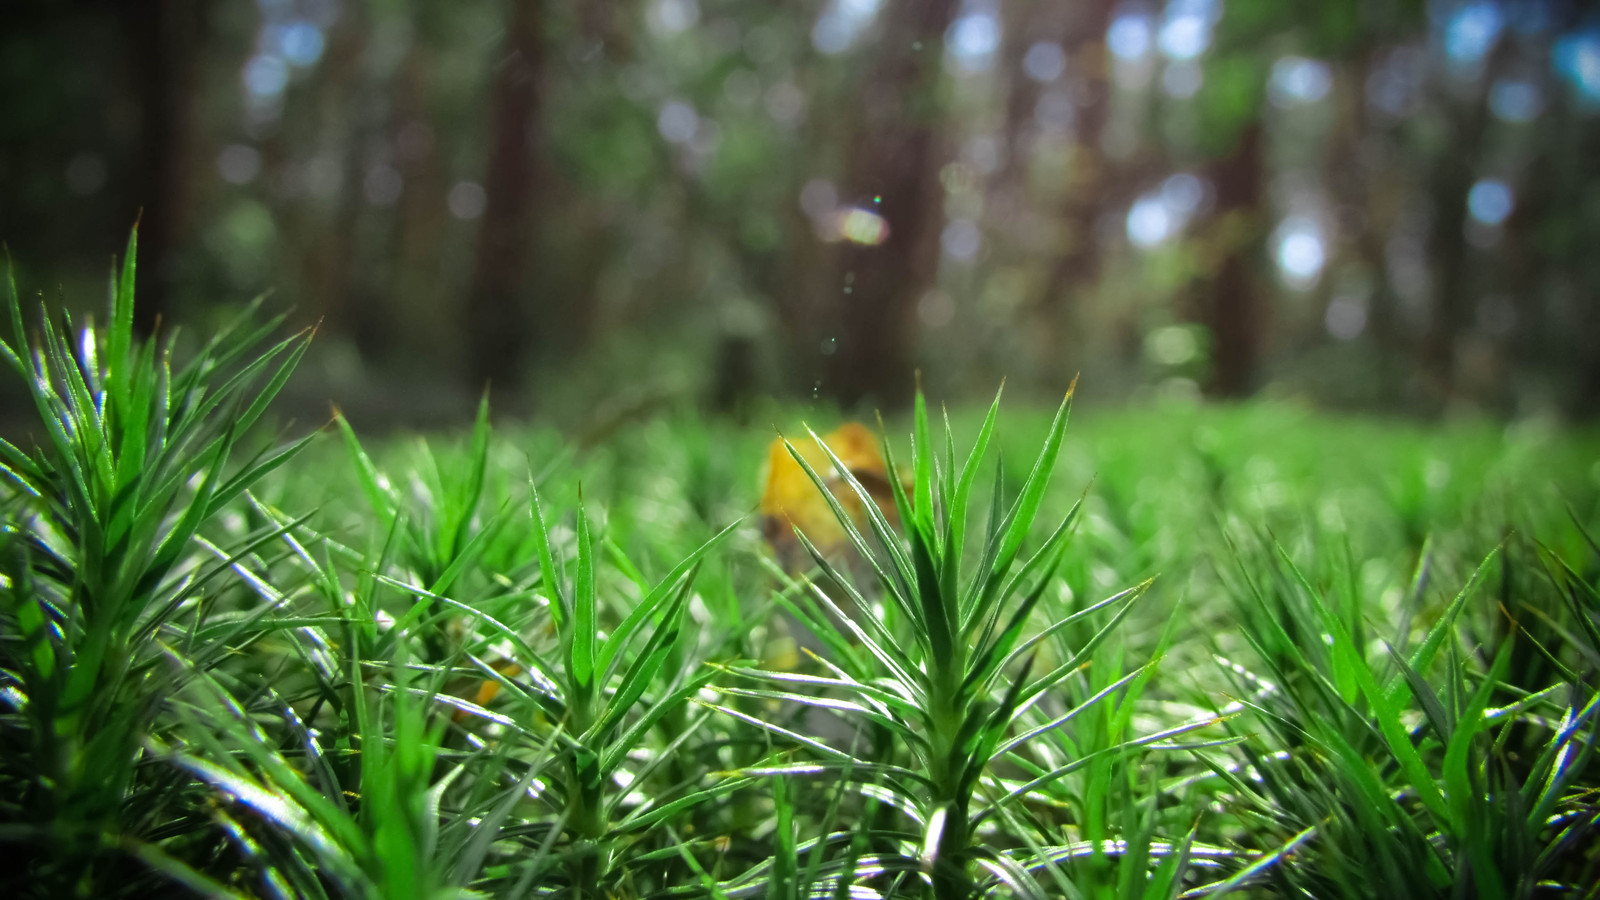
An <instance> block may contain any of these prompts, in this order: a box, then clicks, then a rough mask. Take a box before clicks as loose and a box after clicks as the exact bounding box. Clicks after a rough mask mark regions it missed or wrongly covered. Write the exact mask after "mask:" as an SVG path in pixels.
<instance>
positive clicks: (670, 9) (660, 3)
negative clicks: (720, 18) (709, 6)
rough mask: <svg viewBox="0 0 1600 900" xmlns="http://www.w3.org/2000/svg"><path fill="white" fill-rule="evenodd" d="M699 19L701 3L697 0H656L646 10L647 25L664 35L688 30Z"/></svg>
mask: <svg viewBox="0 0 1600 900" xmlns="http://www.w3.org/2000/svg"><path fill="white" fill-rule="evenodd" d="M698 21H700V4H699V3H697V2H695V0H655V2H654V3H651V4H650V7H649V9H647V10H646V11H645V25H647V26H648V27H649V28H650V31H651V32H652V33H653V34H657V35H661V36H662V37H670V36H672V35H674V34H678V33H680V32H683V31H687V30H688V29H690V28H693V27H694V24H695V23H696V22H698Z"/></svg>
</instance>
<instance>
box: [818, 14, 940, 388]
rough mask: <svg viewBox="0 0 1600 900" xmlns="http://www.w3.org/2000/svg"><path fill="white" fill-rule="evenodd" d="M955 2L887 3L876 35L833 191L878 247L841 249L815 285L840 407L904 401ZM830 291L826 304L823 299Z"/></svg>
mask: <svg viewBox="0 0 1600 900" xmlns="http://www.w3.org/2000/svg"><path fill="white" fill-rule="evenodd" d="M955 8H956V4H955V2H954V0H920V2H916V3H889V4H885V5H884V7H883V11H882V13H881V15H883V16H884V17H885V21H884V22H883V37H882V38H881V40H880V41H879V45H878V47H877V48H875V50H874V53H875V56H874V64H873V65H872V66H871V68H870V70H869V71H868V73H867V76H866V78H865V81H864V82H863V84H864V85H865V89H864V96H863V97H862V101H861V102H862V109H861V115H860V118H859V120H858V123H857V126H856V128H857V131H856V135H855V139H854V140H853V141H852V150H851V153H850V155H849V157H848V159H849V161H850V166H851V171H850V173H849V175H848V176H847V178H846V181H845V185H844V189H843V190H842V191H841V192H840V194H841V197H842V199H843V200H844V202H845V203H847V204H853V205H858V206H863V207H867V208H871V209H873V210H875V211H876V212H877V213H878V214H879V215H881V216H883V217H884V218H885V219H886V220H887V221H888V223H889V236H888V239H887V240H886V241H884V242H883V243H882V244H879V245H877V246H865V245H861V244H855V243H850V242H845V241H841V242H840V243H839V244H838V245H837V246H836V249H835V252H834V254H833V265H832V267H831V271H832V272H833V274H834V276H835V277H834V278H833V279H832V282H831V283H830V284H827V285H825V286H824V287H823V290H824V292H825V293H824V294H823V308H824V309H828V308H829V307H831V309H832V315H829V316H827V321H829V322H830V323H833V324H836V325H837V328H836V329H834V330H833V331H832V333H828V334H824V335H823V338H822V339H823V340H824V341H836V343H827V344H826V350H824V351H823V352H827V353H830V354H831V355H829V357H828V360H827V363H826V369H825V372H826V374H825V376H824V380H823V385H822V389H823V390H824V391H826V392H827V393H828V394H830V395H831V396H833V397H834V398H835V399H837V400H838V401H839V402H840V403H842V404H844V405H846V406H852V405H855V404H857V403H860V402H861V401H862V400H864V399H866V398H868V397H873V398H876V399H877V400H878V401H880V402H883V403H886V404H890V405H893V404H895V403H901V402H904V400H905V399H906V397H907V396H908V395H909V390H908V388H909V387H910V384H911V368H912V363H911V354H912V338H913V331H914V320H913V317H914V311H915V308H916V303H917V300H918V298H920V297H921V295H922V292H923V291H924V290H925V289H926V288H927V286H928V285H929V284H930V283H931V282H932V280H933V278H934V276H935V274H936V271H937V268H938V260H939V252H938V246H939V241H938V238H939V233H940V231H941V230H942V229H943V227H944V210H943V204H942V203H941V196H940V191H939V181H938V175H939V162H940V159H939V153H938V148H937V145H938V142H939V126H940V124H941V121H942V106H943V104H942V103H941V101H940V98H939V82H940V74H941V70H942V67H943V64H944V33H945V31H946V29H948V28H949V26H950V23H951V19H952V16H953V15H954V12H955ZM829 291H835V292H837V293H835V294H833V295H832V296H831V297H830V296H829V294H828V293H827V292H829Z"/></svg>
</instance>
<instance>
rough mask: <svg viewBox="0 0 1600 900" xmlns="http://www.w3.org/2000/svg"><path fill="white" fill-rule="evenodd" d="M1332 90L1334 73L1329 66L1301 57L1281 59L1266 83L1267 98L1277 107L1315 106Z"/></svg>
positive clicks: (1276, 63) (1274, 64)
mask: <svg viewBox="0 0 1600 900" xmlns="http://www.w3.org/2000/svg"><path fill="white" fill-rule="evenodd" d="M1331 90H1333V72H1332V70H1331V69H1329V68H1328V64H1327V63H1325V62H1323V61H1321V60H1317V59H1307V58H1305V57H1303V56H1284V57H1280V58H1279V59H1278V61H1277V62H1275V63H1273V64H1272V75H1271V77H1270V78H1269V80H1268V82H1267V96H1268V98H1269V99H1271V101H1272V104H1273V105H1274V106H1277V107H1280V108H1287V107H1291V106H1298V105H1301V104H1309V103H1316V102H1317V101H1319V100H1321V99H1322V98H1324V97H1326V96H1328V92H1329V91H1331Z"/></svg>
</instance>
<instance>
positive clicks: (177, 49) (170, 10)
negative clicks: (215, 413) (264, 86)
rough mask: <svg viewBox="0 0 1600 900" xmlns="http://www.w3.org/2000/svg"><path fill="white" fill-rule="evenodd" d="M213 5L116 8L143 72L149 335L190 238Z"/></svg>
mask: <svg viewBox="0 0 1600 900" xmlns="http://www.w3.org/2000/svg"><path fill="white" fill-rule="evenodd" d="M207 6H208V3H207V2H206V0H137V2H129V3H125V4H122V5H120V6H117V7H116V9H117V12H119V13H120V14H121V17H122V20H123V25H122V27H123V29H124V32H125V33H126V34H128V35H129V41H128V52H129V53H131V54H132V55H133V69H134V71H135V72H136V73H137V74H136V75H135V78H136V80H137V82H136V85H135V90H136V91H137V93H138V98H139V113H140V122H139V145H138V147H139V149H138V157H137V161H136V162H135V165H134V169H133V171H134V179H135V182H134V184H133V196H134V197H135V198H136V202H137V203H138V205H139V270H140V277H139V303H138V304H137V305H136V306H135V307H134V310H133V315H134V327H135V328H137V329H138V330H139V331H140V332H141V333H143V334H150V333H151V332H152V331H153V330H154V329H155V325H156V322H157V321H158V320H159V319H162V318H170V317H171V312H172V287H173V283H174V280H175V279H174V276H175V275H176V272H175V271H174V267H175V265H176V260H175V259H174V258H173V253H174V250H175V248H176V247H177V245H178V244H179V242H180V240H181V236H182V231H183V224H182V223H183V216H184V213H185V211H186V210H185V200H186V196H187V194H188V190H187V187H188V185H187V181H186V179H187V178H188V177H189V175H190V173H191V172H192V171H193V169H194V166H193V165H192V162H193V161H192V160H190V159H189V158H188V150H189V140H188V132H189V121H190V106H191V103H192V102H193V97H194V95H195V62H196V59H195V57H196V52H197V51H198V49H199V47H200V42H201V37H202V34H203V22H204V17H205V12H206V7H207Z"/></svg>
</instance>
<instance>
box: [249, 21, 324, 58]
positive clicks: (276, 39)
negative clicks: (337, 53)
mask: <svg viewBox="0 0 1600 900" xmlns="http://www.w3.org/2000/svg"><path fill="white" fill-rule="evenodd" d="M261 44H262V49H263V50H264V51H266V52H269V53H271V54H273V55H275V56H281V57H283V60H284V62H287V63H288V64H289V65H291V66H294V67H295V68H300V69H303V68H306V67H308V66H313V65H316V63H317V60H319V59H321V58H322V51H323V49H324V48H325V46H326V41H325V40H324V38H323V34H322V29H321V28H318V27H317V26H316V25H314V24H312V23H311V22H308V21H306V20H304V19H295V20H293V21H290V22H287V23H285V24H282V25H268V26H267V27H265V28H263V29H262V30H261Z"/></svg>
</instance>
